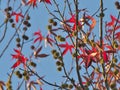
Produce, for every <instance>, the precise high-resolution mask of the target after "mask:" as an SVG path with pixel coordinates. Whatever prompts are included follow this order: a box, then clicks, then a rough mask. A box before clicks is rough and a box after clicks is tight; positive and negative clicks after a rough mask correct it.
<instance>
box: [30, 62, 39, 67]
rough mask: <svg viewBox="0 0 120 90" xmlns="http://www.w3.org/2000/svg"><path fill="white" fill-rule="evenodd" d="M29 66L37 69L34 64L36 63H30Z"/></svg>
mask: <svg viewBox="0 0 120 90" xmlns="http://www.w3.org/2000/svg"><path fill="white" fill-rule="evenodd" d="M29 65H30V66H32V67H36V66H37V65H36V63H34V62H30V63H29Z"/></svg>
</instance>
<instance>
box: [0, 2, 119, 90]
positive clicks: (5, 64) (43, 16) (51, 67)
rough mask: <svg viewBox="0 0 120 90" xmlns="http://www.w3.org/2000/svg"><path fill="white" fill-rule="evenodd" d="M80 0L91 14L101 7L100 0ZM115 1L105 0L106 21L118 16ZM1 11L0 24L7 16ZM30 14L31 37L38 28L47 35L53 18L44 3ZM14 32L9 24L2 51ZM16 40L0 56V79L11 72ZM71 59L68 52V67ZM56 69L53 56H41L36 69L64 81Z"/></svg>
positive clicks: (26, 50) (0, 45)
mask: <svg viewBox="0 0 120 90" xmlns="http://www.w3.org/2000/svg"><path fill="white" fill-rule="evenodd" d="M51 1H52V0H51ZM57 1H58V3H61V2H63V1H64V0H57ZM79 1H80V6H79V7H80V8H87V10H88V13H89V14H90V15H92V14H93V13H94V12H95V11H96V10H97V9H98V7H99V0H79ZM114 2H115V0H104V7H105V8H107V10H106V11H105V19H104V21H107V20H110V14H112V15H114V16H117V14H118V11H117V10H116V9H115V6H114ZM16 3H19V1H16ZM11 4H12V3H11ZM16 5H17V4H16ZM5 7H6V3H5V2H1V9H4V8H5ZM48 7H49V8H51V9H54V8H53V6H51V5H48ZM23 8H24V7H23ZM1 13H2V12H0V24H1V23H2V22H3V18H4V17H5V16H4V15H3V14H1ZM29 14H30V15H31V20H30V22H31V23H32V27H31V28H30V29H29V31H28V32H27V33H28V35H29V36H30V37H31V39H32V38H33V33H34V32H35V31H37V30H38V28H39V29H40V30H41V31H42V33H43V35H46V33H47V29H46V26H47V24H48V19H49V18H51V16H49V14H48V12H47V10H46V9H45V8H44V5H43V3H41V4H38V7H37V8H34V9H32V8H31V10H30V11H29ZM65 16H66V17H67V16H68V15H65ZM96 20H98V22H99V19H98V18H97V17H96ZM2 29H4V27H3V28H0V35H1V33H2ZM13 32H14V30H13V29H12V28H11V27H10V25H8V31H7V34H6V37H5V40H4V41H3V42H2V43H0V51H2V50H3V48H4V46H5V45H6V42H7V41H8V40H9V38H10V37H11V35H12V34H13ZM94 32H95V33H96V34H98V28H95V29H94ZM14 42H15V40H13V41H12V42H11V44H10V46H9V48H8V49H7V51H6V52H5V53H4V55H3V56H2V57H1V58H0V80H3V81H7V78H8V75H7V73H10V72H11V66H12V65H13V64H14V61H13V60H12V58H11V56H10V55H11V54H12V53H14V51H13V48H15V47H16V44H15V43H14ZM28 47H29V48H28ZM29 49H30V45H26V46H25V47H24V49H23V52H24V53H25V54H26V56H27V55H29V54H30V52H29ZM50 50H51V49H50V48H49V47H47V48H45V49H44V50H43V51H44V52H47V53H49V51H50ZM69 59H71V57H69V54H68V56H66V57H65V60H66V61H65V62H66V63H67V64H66V66H68V67H69V64H70V62H69V61H68V60H69ZM36 62H37V61H36ZM56 69H57V68H56V65H55V61H54V60H53V58H52V57H51V56H50V57H49V58H45V59H41V58H40V59H39V62H37V69H36V70H37V71H38V73H40V75H41V76H42V75H45V76H46V77H45V79H46V80H48V81H50V82H55V81H56V82H60V81H63V79H62V78H61V77H60V76H61V75H62V72H58V71H57V70H56ZM72 75H73V77H74V76H76V75H75V74H74V73H73V74H72ZM34 79H35V78H34ZM18 81H19V79H17V78H16V76H14V78H13V84H14V86H13V87H14V88H16V85H17V82H18ZM23 87H24V86H23ZM14 90H15V89H14ZM21 90H24V89H21ZM43 90H53V87H51V86H48V85H43Z"/></svg>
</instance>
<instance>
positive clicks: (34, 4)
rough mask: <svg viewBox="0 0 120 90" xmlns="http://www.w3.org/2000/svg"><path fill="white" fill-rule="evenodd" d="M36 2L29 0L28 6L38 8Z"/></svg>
mask: <svg viewBox="0 0 120 90" xmlns="http://www.w3.org/2000/svg"><path fill="white" fill-rule="evenodd" d="M36 2H37V1H36V0H29V1H28V2H27V5H32V6H33V8H34V7H35V6H36V7H37V4H36Z"/></svg>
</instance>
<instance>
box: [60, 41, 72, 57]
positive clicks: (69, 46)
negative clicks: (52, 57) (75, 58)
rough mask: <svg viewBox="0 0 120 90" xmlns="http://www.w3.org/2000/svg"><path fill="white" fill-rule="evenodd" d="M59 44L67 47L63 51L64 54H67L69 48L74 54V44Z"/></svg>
mask: <svg viewBox="0 0 120 90" xmlns="http://www.w3.org/2000/svg"><path fill="white" fill-rule="evenodd" d="M58 46H59V47H61V48H65V49H64V51H63V53H62V55H65V54H66V53H67V51H68V50H69V51H70V53H71V54H72V48H74V46H73V45H69V44H68V43H67V42H66V44H59V45H58Z"/></svg>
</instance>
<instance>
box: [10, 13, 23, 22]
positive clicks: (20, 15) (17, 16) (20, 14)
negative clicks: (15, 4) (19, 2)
mask: <svg viewBox="0 0 120 90" xmlns="http://www.w3.org/2000/svg"><path fill="white" fill-rule="evenodd" d="M11 16H16V18H15V20H16V22H18V21H19V17H22V18H24V16H23V15H22V13H21V12H20V13H16V12H12V14H11Z"/></svg>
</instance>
